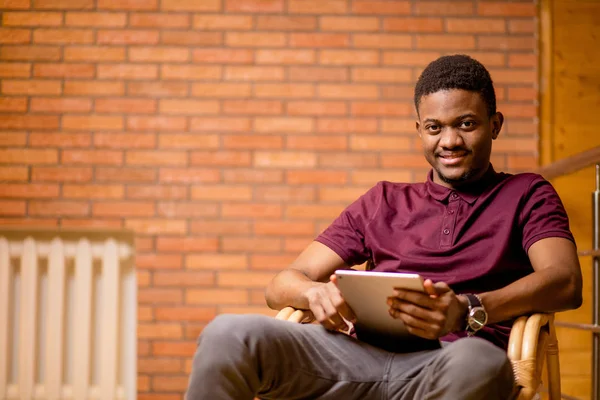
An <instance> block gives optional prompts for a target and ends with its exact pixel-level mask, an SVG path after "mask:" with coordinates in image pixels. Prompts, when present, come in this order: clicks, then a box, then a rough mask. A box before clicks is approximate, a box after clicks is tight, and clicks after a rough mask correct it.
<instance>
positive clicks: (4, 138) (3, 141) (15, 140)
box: [0, 132, 27, 147]
mask: <svg viewBox="0 0 600 400" xmlns="http://www.w3.org/2000/svg"><path fill="white" fill-rule="evenodd" d="M26 144H27V133H26V132H0V146H2V147H9V146H25V145H26Z"/></svg>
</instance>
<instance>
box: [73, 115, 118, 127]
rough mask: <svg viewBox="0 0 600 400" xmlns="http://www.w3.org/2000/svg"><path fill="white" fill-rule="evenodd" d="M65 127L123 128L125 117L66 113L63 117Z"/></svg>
mask: <svg viewBox="0 0 600 400" xmlns="http://www.w3.org/2000/svg"><path fill="white" fill-rule="evenodd" d="M62 127H63V129H66V130H68V129H78V130H86V129H89V130H122V129H123V128H124V126H123V117H120V116H108V115H93V114H91V115H85V116H84V115H64V116H63V117H62Z"/></svg>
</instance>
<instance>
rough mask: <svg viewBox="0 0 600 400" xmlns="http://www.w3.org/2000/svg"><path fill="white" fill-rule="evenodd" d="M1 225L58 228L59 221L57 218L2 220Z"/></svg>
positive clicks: (0, 220)
mask: <svg viewBox="0 0 600 400" xmlns="http://www.w3.org/2000/svg"><path fill="white" fill-rule="evenodd" d="M0 224H2V225H10V226H27V227H33V228H39V227H53V228H55V227H57V226H58V219H56V218H30V217H28V218H24V219H23V218H18V217H17V218H15V217H12V218H0Z"/></svg>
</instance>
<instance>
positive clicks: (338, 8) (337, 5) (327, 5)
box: [288, 0, 348, 15]
mask: <svg viewBox="0 0 600 400" xmlns="http://www.w3.org/2000/svg"><path fill="white" fill-rule="evenodd" d="M347 11H348V6H347V2H346V1H345V0H328V1H318V0H289V3H288V12H289V13H291V14H296V13H297V14H316V15H319V14H345V13H346V12H347Z"/></svg>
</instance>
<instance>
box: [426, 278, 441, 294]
mask: <svg viewBox="0 0 600 400" xmlns="http://www.w3.org/2000/svg"><path fill="white" fill-rule="evenodd" d="M423 287H424V288H425V293H427V294H428V295H429V296H431V297H437V295H438V292H437V290H436V288H435V285H434V284H433V282H432V281H431V279H425V282H423Z"/></svg>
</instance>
